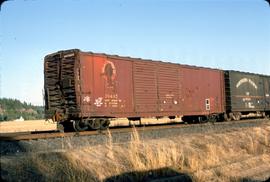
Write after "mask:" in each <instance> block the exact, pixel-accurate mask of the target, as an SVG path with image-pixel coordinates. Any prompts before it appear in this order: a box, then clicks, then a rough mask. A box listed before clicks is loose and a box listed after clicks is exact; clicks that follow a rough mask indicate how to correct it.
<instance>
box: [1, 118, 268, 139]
mask: <svg viewBox="0 0 270 182" xmlns="http://www.w3.org/2000/svg"><path fill="white" fill-rule="evenodd" d="M255 121H256V122H255ZM269 121H270V120H269V119H256V120H241V121H230V122H217V123H201V124H184V123H170V124H168V123H166V124H155V125H145V126H136V130H137V131H138V132H145V131H158V130H163V129H176V130H177V129H180V128H193V127H199V128H207V127H209V125H210V126H211V127H212V128H213V127H218V126H235V125H238V126H242V125H243V124H253V123H258V122H259V123H263V122H269ZM243 126H244V125H243ZM109 130H110V132H111V134H114V133H131V132H132V131H133V128H132V127H126V126H125V127H113V128H110V129H109ZM106 133H107V130H96V131H83V132H67V133H62V132H59V131H40V132H38V131H36V132H18V133H2V134H0V141H21V140H38V139H51V138H64V137H79V136H90V135H104V134H106Z"/></svg>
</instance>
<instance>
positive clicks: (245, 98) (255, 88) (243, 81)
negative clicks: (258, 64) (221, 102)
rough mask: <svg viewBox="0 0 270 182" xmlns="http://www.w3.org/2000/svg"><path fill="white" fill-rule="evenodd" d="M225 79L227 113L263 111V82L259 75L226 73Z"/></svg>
mask: <svg viewBox="0 0 270 182" xmlns="http://www.w3.org/2000/svg"><path fill="white" fill-rule="evenodd" d="M225 77H226V85H227V86H226V87H227V88H226V91H227V93H228V95H229V97H227V100H226V102H227V110H228V112H238V111H239V112H245V111H246V112H248V111H263V110H264V108H265V94H264V80H263V78H262V77H261V76H260V75H256V74H250V73H243V72H237V71H226V72H225Z"/></svg>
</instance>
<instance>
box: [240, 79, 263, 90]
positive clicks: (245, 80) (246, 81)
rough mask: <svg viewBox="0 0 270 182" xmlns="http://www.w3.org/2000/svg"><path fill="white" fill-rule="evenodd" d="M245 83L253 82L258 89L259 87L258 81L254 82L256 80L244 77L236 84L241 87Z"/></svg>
mask: <svg viewBox="0 0 270 182" xmlns="http://www.w3.org/2000/svg"><path fill="white" fill-rule="evenodd" d="M243 83H249V84H251V85H252V86H253V87H254V88H255V89H256V90H257V89H258V86H257V85H256V83H254V81H252V80H251V79H249V78H242V79H241V80H239V81H238V82H237V84H236V88H238V87H240V86H241V85H242V84H243Z"/></svg>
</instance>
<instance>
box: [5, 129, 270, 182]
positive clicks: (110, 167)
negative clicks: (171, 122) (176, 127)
mask: <svg viewBox="0 0 270 182" xmlns="http://www.w3.org/2000/svg"><path fill="white" fill-rule="evenodd" d="M107 133H108V134H107V136H108V137H107V144H106V145H102V146H95V147H85V148H82V149H71V150H68V151H66V152H59V153H47V154H46V153H43V154H28V155H27V156H24V157H21V158H20V159H18V157H16V158H14V159H12V158H9V159H1V165H2V166H4V168H5V169H6V170H7V171H9V173H8V174H7V175H6V177H7V178H8V179H10V178H11V179H13V178H14V176H15V177H18V178H20V179H22V180H29V179H45V180H46V181H50V180H53V179H60V181H106V179H110V180H115V181H119V180H120V181H126V180H129V181H144V180H145V179H147V177H148V176H149V175H152V176H153V175H157V176H158V175H168V174H169V173H170V170H173V171H177V172H179V173H185V174H188V175H190V176H191V177H192V179H193V181H241V180H242V179H244V178H247V179H253V180H255V179H260V180H263V179H266V178H269V177H270V165H269V164H270V145H269V142H270V125H269V124H268V125H263V126H261V127H256V128H249V129H248V128H247V129H238V130H233V131H231V132H228V133H222V134H214V133H211V134H195V135H183V136H179V137H174V138H167V139H158V140H149V141H143V140H141V139H140V137H139V135H138V133H137V132H136V129H135V128H134V132H133V134H132V141H131V142H130V143H124V144H123V143H119V144H113V143H112V138H111V135H110V132H109V131H108V132H107ZM11 161H13V162H11ZM159 169H163V170H162V171H159V172H157V173H158V174H154V173H155V171H158V170H159ZM29 171H34V172H29ZM33 176H34V177H33ZM131 179H132V180H131Z"/></svg>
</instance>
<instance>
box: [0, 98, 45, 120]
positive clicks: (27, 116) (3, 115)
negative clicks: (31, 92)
mask: <svg viewBox="0 0 270 182" xmlns="http://www.w3.org/2000/svg"><path fill="white" fill-rule="evenodd" d="M20 117H22V118H23V119H24V120H34V119H43V118H44V107H43V106H34V105H32V104H31V103H26V102H21V101H19V100H18V99H9V98H0V121H12V120H16V119H19V118H20Z"/></svg>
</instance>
